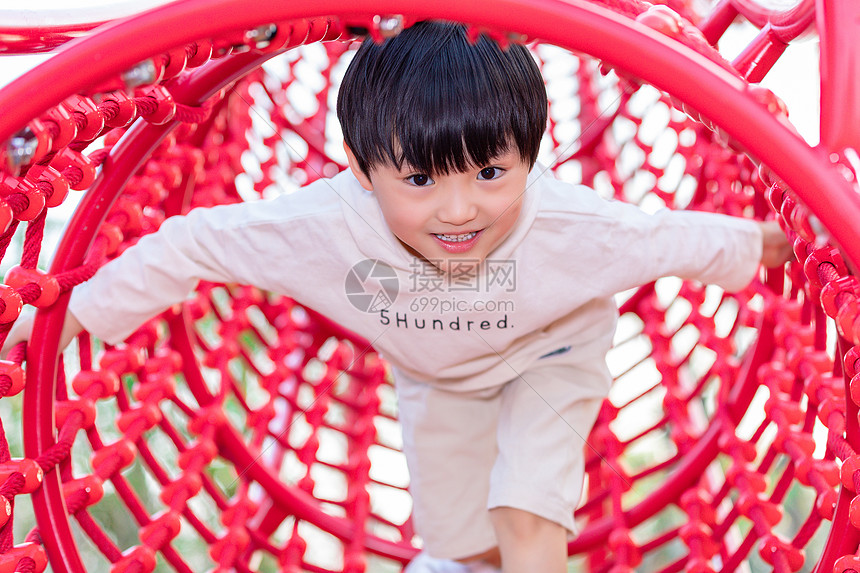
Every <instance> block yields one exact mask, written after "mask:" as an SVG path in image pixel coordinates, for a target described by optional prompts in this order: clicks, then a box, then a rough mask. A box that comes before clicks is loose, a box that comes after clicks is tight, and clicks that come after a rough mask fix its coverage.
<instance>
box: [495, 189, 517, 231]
mask: <svg viewBox="0 0 860 573" xmlns="http://www.w3.org/2000/svg"><path fill="white" fill-rule="evenodd" d="M522 206H523V203H522V199H521V198H515V199H512V200H510V201H505V202H503V203H500V204H499V205H497V206H496V214H495V217H496V225H497V226H498V227H499V230H500V231H502V232H503V233H507V232H508V231H509V230H510V228H511V227H513V226H514V224H515V223H516V222H517V218H519V216H520V211H521V210H522Z"/></svg>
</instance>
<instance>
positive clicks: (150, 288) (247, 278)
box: [69, 195, 330, 344]
mask: <svg viewBox="0 0 860 573" xmlns="http://www.w3.org/2000/svg"><path fill="white" fill-rule="evenodd" d="M292 197H294V196H292V195H286V196H281V197H278V198H276V199H273V200H270V201H256V202H249V203H239V204H234V205H223V206H217V207H212V208H199V209H194V210H193V211H191V212H190V213H189V214H188V215H187V216H179V217H172V218H170V219H168V220H167V221H165V222H164V224H163V225H162V226H161V228H160V229H159V230H158V232H156V233H153V234H151V235H147V236H145V237H143V238H141V239H140V241H139V242H138V243H137V244H136V245H134V246H132V247H130V248H129V249H127V250H126V251H125V252H123V253H122V255H120V256H119V257H117V258H116V259H114V260H113V261H110V262H109V263H107V264H106V265H105V266H104V267H102V268H101V269H100V270H99V271H98V272H97V273H96V274H95V276H94V277H93V278H91V279H90V280H89V281H87V282H85V283H83V284H81V285H78V286H77V287H75V289H74V291H73V292H72V296H71V299H70V302H69V311H70V312H71V313H72V314H73V315H74V316H75V318H77V319H78V320H79V321H80V323H81V324H82V325H83V326H84V328H86V329H87V330H88V331H89V332H91V333H93V334H94V335H96V336H98V337H99V338H101V339H102V340H104V341H106V342H108V343H109V344H116V343H117V342H120V341H122V340H124V339H125V338H127V337H128V336H129V335H130V334H131V333H132V332H134V330H135V329H137V328H138V327H139V326H140V325H141V324H143V323H144V322H145V321H146V320H148V319H150V318H152V317H153V316H156V315H158V314H159V313H161V312H163V311H164V310H166V309H168V308H170V307H171V306H172V305H174V304H177V303H180V302H183V301H184V300H186V298H187V297H188V296H189V294H190V293H191V292H192V291H193V290H194V289H195V287H196V286H197V284H198V283H199V282H200V281H201V280H206V281H212V282H219V283H239V284H252V285H255V286H258V287H260V288H262V289H265V290H269V291H273V292H278V293H282V294H286V293H288V292H289V293H291V294H292V293H293V292H294V291H295V292H296V293H300V292H302V288H304V287H303V286H302V285H304V284H305V283H308V284H310V285H311V286H310V287H308V288H311V287H312V286H313V284H312V283H313V281H309V280H308V277H307V275H308V273H309V272H310V271H309V270H308V268H307V267H308V265H304V266H302V265H301V260H300V257H297V256H296V255H297V253H308V252H318V253H324V252H325V251H324V250H322V249H319V248H316V249H315V245H319V244H320V240H321V239H320V237H321V236H325V234H326V233H330V229H329V228H328V226H327V225H326V223H325V220H326V213H325V212H324V209H325V206H324V205H323V207H321V209H323V212H322V213H320V212H314V211H313V209H317V208H318V207H317V206H316V204H314V203H313V202H312V201H307V200H305V199H300V200H298V201H297V200H294V199H292ZM317 203H324V202H317ZM297 204H298V206H297ZM307 205H310V207H307ZM320 256H322V255H320Z"/></svg>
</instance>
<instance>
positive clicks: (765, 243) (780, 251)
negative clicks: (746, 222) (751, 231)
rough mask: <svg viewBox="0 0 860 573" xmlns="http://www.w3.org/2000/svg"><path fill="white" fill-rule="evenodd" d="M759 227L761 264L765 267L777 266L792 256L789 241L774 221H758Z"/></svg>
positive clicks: (792, 251)
mask: <svg viewBox="0 0 860 573" xmlns="http://www.w3.org/2000/svg"><path fill="white" fill-rule="evenodd" d="M759 227H760V228H761V240H762V248H761V264H762V265H764V266H765V267H767V268H769V269H770V268H774V267H779V266H782V265H784V264H785V263H787V262H788V261H790V260H791V259H793V258H794V250H793V249H792V246H791V243H789V242H788V239H787V238H786V236H785V233H783V232H782V229H780V227H779V223H777V222H776V221H764V222H760V223H759Z"/></svg>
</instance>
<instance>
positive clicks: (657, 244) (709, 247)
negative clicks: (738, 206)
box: [600, 202, 762, 292]
mask: <svg viewBox="0 0 860 573" xmlns="http://www.w3.org/2000/svg"><path fill="white" fill-rule="evenodd" d="M602 211H603V212H602V213H601V214H600V215H601V216H607V217H610V221H611V222H610V223H609V224H608V235H609V236H608V238H607V240H608V243H609V245H610V246H611V250H612V252H614V253H615V254H616V256H615V257H613V258H614V259H615V260H614V261H613V262H611V263H610V266H611V267H616V268H614V269H613V268H610V269H607V270H608V271H609V272H608V275H609V276H615V277H617V279H616V281H617V283H618V284H615V285H613V288H614V289H616V291H617V292H620V291H622V290H626V289H628V288H633V287H635V286H638V285H641V284H646V283H648V282H651V281H653V280H656V279H658V278H660V277H663V276H677V277H680V278H683V279H690V280H697V281H700V282H703V283H706V284H716V285H719V286H721V287H722V288H724V289H726V290H727V291H730V292H733V291H738V290H741V289H743V288H744V287H746V286H747V285H748V284H749V283H750V281H751V280H752V279H753V277H754V276H755V274H756V272H757V271H758V268H759V264H760V262H761V255H762V234H761V229H760V227H759V225H758V224H757V223H756V222H755V221H752V220H748V219H742V218H738V217H732V216H728V215H722V214H717V213H704V212H698V211H673V210H669V209H663V210H660V211H658V212H656V213H654V214H647V213H644V212H643V211H641V210H640V209H639V208H638V207H635V206H633V205H628V204H625V203H621V202H607V203H606V205H605V207H604V208H603V209H602Z"/></svg>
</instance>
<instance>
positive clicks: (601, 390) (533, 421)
mask: <svg viewBox="0 0 860 573" xmlns="http://www.w3.org/2000/svg"><path fill="white" fill-rule="evenodd" d="M610 343H611V340H610V339H609V338H606V339H602V340H599V341H595V342H592V343H590V344H588V345H587V347H578V348H574V349H572V350H568V351H565V352H557V353H551V355H548V356H546V357H544V358H541V359H539V360H537V361H535V363H534V364H533V365H532V367H530V368H529V369H528V370H527V371H525V372H523V373H522V375H521V376H517V377H516V378H513V379H512V380H510V381H509V382H507V383H505V384H503V385H501V386H497V387H493V388H488V389H485V390H479V391H473V392H449V391H445V390H443V389H440V388H439V387H438V386H434V385H431V384H426V383H422V382H418V381H415V380H412V379H410V378H408V377H406V376H405V375H404V374H403V373H402V372H400V371H398V370H396V369H395V372H394V378H395V381H396V382H395V384H396V387H397V392H398V403H399V411H400V421H401V425H402V427H403V451H404V453H405V454H406V461H407V465H408V467H409V474H410V479H411V483H410V491H411V493H412V497H413V500H414V506H413V519H414V525H415V530H416V532H417V533H418V534H419V535H420V536H421V538H422V539H423V542H424V548H425V550H426V551H427V553H428V554H430V555H431V556H433V557H436V558H447V559H461V558H464V557H469V556H472V555H475V554H477V553H481V552H484V551H486V550H488V549H490V548H492V547H495V546H496V545H498V544H497V542H496V536H495V533H494V531H493V526H492V523H491V522H490V515H489V511H488V510H489V509H492V508H494V507H513V508H517V509H522V510H525V511H529V512H531V513H533V514H536V515H539V516H541V517H543V518H545V519H548V520H551V521H553V522H556V523H559V524H561V525H563V526H564V527H565V528H567V529H568V530H569V531H571V532H574V531H575V526H574V522H573V511H574V509H575V508H576V506H577V504H578V503H579V500H580V496H581V493H582V482H583V473H584V461H583V459H584V457H583V448H584V447H589V446H588V445H587V444H586V442H585V440H586V438H587V437H588V434H589V432H590V430H591V427H592V425H593V424H594V420H595V419H596V417H597V413H598V411H599V409H600V405H601V403H602V402H603V399H604V398H605V397H606V394H607V393H608V391H609V386H610V384H611V382H612V377H611V376H610V374H609V370H608V369H607V367H606V361H605V356H606V352H607V350H608V349H609V346H610Z"/></svg>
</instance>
